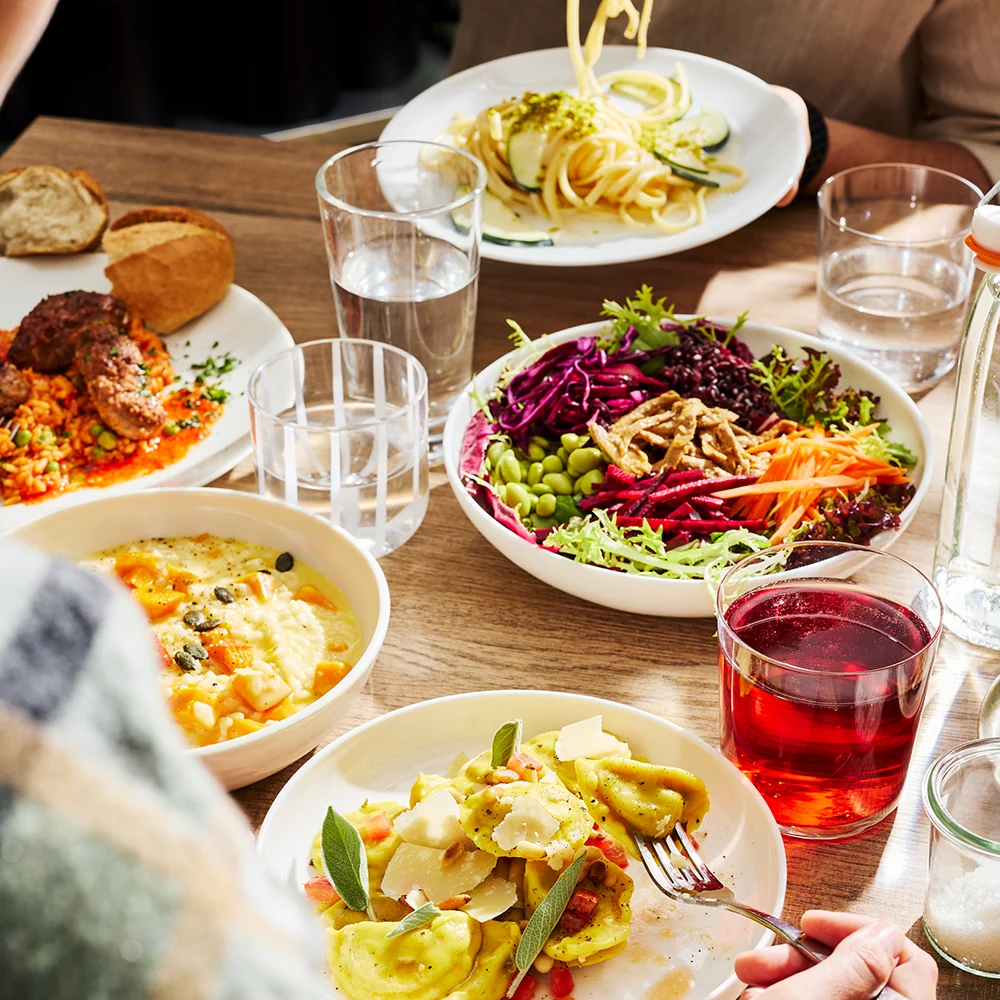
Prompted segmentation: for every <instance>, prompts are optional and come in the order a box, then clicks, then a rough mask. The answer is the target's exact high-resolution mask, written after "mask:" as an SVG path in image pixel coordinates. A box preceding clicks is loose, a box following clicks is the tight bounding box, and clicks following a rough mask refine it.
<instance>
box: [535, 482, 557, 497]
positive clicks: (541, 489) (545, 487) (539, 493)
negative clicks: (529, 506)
mask: <svg viewBox="0 0 1000 1000" xmlns="http://www.w3.org/2000/svg"><path fill="white" fill-rule="evenodd" d="M531 492H532V493H533V494H534V495H535V496H536V497H543V496H545V494H546V493H551V492H552V487H551V486H549V484H548V483H535V485H534V486H532V487H531Z"/></svg>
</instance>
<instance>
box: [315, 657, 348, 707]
mask: <svg viewBox="0 0 1000 1000" xmlns="http://www.w3.org/2000/svg"><path fill="white" fill-rule="evenodd" d="M350 672H351V665H350V664H349V663H344V662H343V661H342V660H324V661H323V662H322V663H317V664H316V673H315V674H314V675H313V692H314V693H315V695H316V697H317V698H321V697H322V696H323V695H325V694H326V693H327V691H331V690H332V689H333V688H335V687H336V686H337V685H338V684H339V683H340V682H341V681H342V680H343V679H344V678H345V677H346V676H347V675H348V674H349V673H350Z"/></svg>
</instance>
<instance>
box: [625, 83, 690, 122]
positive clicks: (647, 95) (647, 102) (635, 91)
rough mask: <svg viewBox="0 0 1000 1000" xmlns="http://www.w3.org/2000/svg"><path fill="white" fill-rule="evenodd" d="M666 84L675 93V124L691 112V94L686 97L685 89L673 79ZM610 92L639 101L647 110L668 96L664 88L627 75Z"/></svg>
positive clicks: (673, 119)
mask: <svg viewBox="0 0 1000 1000" xmlns="http://www.w3.org/2000/svg"><path fill="white" fill-rule="evenodd" d="M666 83H667V86H668V87H670V88H671V90H672V91H673V99H674V103H675V105H676V111H675V113H674V116H673V118H671V119H670V121H672V122H674V121H677V119H678V118H682V117H683V116H684V115H686V114H687V113H688V111H690V110H691V92H690V91H688V93H687V94H686V95H685V94H684V88H683V87H682V86H681V85H680V83H679V82H678V81H677V80H675V79H674V78H673V77H668V78H667V81H666ZM610 90H612V91H613V92H614V93H616V94H621V95H622V97H629V98H631V99H632V100H633V101H638V102H639V103H640V104H642V105H643V106H644V107H647V108H652V107H655V106H656V105H657V104H659V103H660V102H661V101H663V100H664V99H665V98H666V96H667V95H666V94H665V93H664V91H663V88H662V87H656V86H653V85H652V84H650V83H648V82H647V81H646V80H643V79H641V78H640V79H638V80H636V79H632V78H630V77H628V76H627V75H622V76H621V77H619V78H618V79H616V80H615V81H614V82H613V83H612V84H611V87H610Z"/></svg>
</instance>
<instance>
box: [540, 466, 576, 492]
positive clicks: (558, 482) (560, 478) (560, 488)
mask: <svg viewBox="0 0 1000 1000" xmlns="http://www.w3.org/2000/svg"><path fill="white" fill-rule="evenodd" d="M542 482H543V483H545V485H546V486H551V487H552V492H553V493H555V494H557V495H558V496H564V497H568V496H572V494H573V480H572V479H570V478H569V476H567V475H566V473H565V472H548V473H546V474H545V475H544V476H542Z"/></svg>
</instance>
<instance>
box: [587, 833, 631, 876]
mask: <svg viewBox="0 0 1000 1000" xmlns="http://www.w3.org/2000/svg"><path fill="white" fill-rule="evenodd" d="M587 846H588V847H596V848H598V849H599V850H600V851H601V852H602V853H603V854H604V856H605V857H606V858H607V859H608V861H610V862H611V863H612V864H616V865H618V867H619V868H628V854H627V853H626V852H625V848H624V847H622V845H621V844H619V843H618V841H617V840H615V838H614V837H609V836H608V835H607V834H606V833H603V832H602V833H595V834H594V836H593V837H591V838H590V840H588V841H587Z"/></svg>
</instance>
